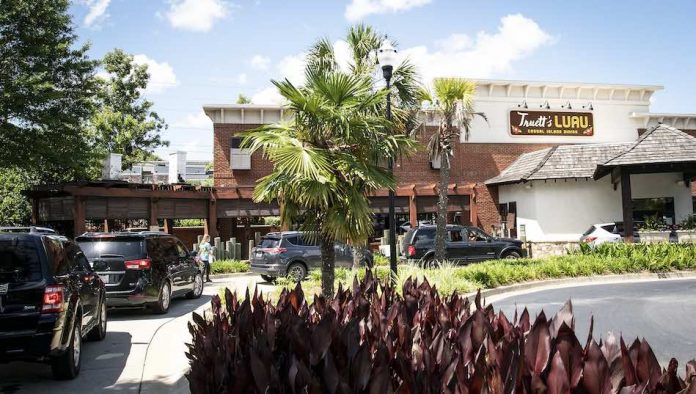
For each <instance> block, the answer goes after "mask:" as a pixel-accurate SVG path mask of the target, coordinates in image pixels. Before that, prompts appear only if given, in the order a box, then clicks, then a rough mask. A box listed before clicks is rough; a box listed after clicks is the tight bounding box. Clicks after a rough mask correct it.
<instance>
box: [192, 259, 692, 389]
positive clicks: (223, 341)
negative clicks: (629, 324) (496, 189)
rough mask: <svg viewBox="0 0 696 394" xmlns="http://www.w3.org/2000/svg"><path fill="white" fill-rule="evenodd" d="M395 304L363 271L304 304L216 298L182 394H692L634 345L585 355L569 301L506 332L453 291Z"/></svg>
mask: <svg viewBox="0 0 696 394" xmlns="http://www.w3.org/2000/svg"><path fill="white" fill-rule="evenodd" d="M401 293H402V294H403V295H400V294H398V293H397V292H396V291H395V289H394V288H393V287H391V286H390V285H388V283H386V282H385V283H383V284H380V283H379V281H378V280H377V279H375V278H374V276H373V275H372V273H371V272H370V271H368V272H367V273H366V275H365V277H364V279H363V280H358V279H357V277H356V278H355V279H354V281H353V288H352V290H343V288H342V286H339V288H338V291H337V293H336V295H335V296H334V298H332V299H325V298H323V297H322V296H314V298H313V302H312V303H311V304H309V303H308V302H307V301H306V300H305V296H304V293H303V291H302V288H301V287H300V284H297V286H296V287H295V289H294V290H292V291H288V290H287V289H284V290H283V291H282V293H281V295H280V299H279V300H278V302H277V303H276V304H275V305H273V304H271V303H270V302H268V301H266V300H264V298H263V296H262V295H259V294H257V293H256V292H254V295H253V297H250V296H249V291H248V290H247V293H246V297H245V298H244V299H240V298H238V297H237V295H236V293H235V294H232V293H231V292H230V291H229V290H228V289H227V290H226V291H225V295H224V298H225V305H224V307H223V306H222V302H221V299H220V297H217V296H215V297H214V298H213V300H212V315H211V316H208V318H204V317H201V316H200V315H197V314H195V313H194V314H193V323H189V325H188V328H189V331H190V332H191V335H192V343H191V344H190V345H188V352H187V353H186V356H187V357H188V359H189V360H190V364H191V370H190V372H189V373H188V374H187V375H186V377H187V379H188V381H189V387H190V389H191V392H192V393H207V392H230V393H321V392H327V393H363V392H370V393H390V392H399V393H439V392H448V393H451V392H454V393H480V392H488V393H511V392H518V393H530V392H549V393H568V392H582V393H590V394H594V393H597V394H600V393H602V394H603V393H610V392H612V393H617V392H619V391H621V392H626V393H642V392H647V393H677V392H684V393H693V392H695V391H696V361H690V362H689V363H687V367H686V369H687V373H686V378H687V379H686V382H685V381H682V380H681V379H680V378H679V377H678V375H677V369H678V365H677V361H676V360H674V359H672V361H670V363H669V367H668V369H667V371H664V372H663V370H662V369H661V367H660V365H659V363H658V362H657V359H656V357H655V355H654V354H653V351H652V349H651V348H650V346H649V345H648V343H647V342H646V341H645V340H642V341H639V340H637V339H636V340H635V341H634V342H632V343H631V344H630V346H627V345H626V343H625V342H624V340H623V338H618V339H617V338H616V337H615V336H613V335H611V334H610V335H609V336H608V337H607V338H606V339H605V341H601V340H600V342H599V343H597V341H596V340H595V339H594V338H593V336H592V328H590V335H589V337H588V339H587V342H586V344H585V345H584V346H582V345H581V343H580V341H579V340H578V338H577V336H576V334H575V332H574V318H573V314H572V305H571V304H570V302H568V303H567V304H566V305H565V306H564V308H562V309H561V311H559V312H558V314H556V315H555V316H554V317H553V318H551V319H547V318H546V315H545V314H544V313H543V312H541V313H540V314H539V315H538V316H537V318H536V319H535V320H534V321H533V322H532V321H531V318H530V316H529V313H528V312H527V310H526V309H525V310H524V311H523V312H522V313H521V314H520V315H519V316H517V314H515V317H514V318H513V319H512V321H510V320H509V319H508V318H507V317H506V316H505V315H504V314H503V313H502V312H498V313H495V312H494V310H493V308H492V306H490V305H488V306H485V305H483V304H482V303H481V298H480V294H479V295H478V296H477V297H476V299H475V302H474V307H473V308H471V305H470V304H469V300H468V299H466V298H464V297H461V296H459V295H458V294H457V293H456V292H455V293H453V294H451V295H449V296H444V297H441V296H440V294H439V292H438V291H437V290H436V289H435V287H434V286H431V285H430V284H429V282H428V281H427V280H424V281H422V282H419V281H418V280H417V279H416V280H411V279H410V278H409V279H407V280H406V281H405V282H404V284H403V287H402V289H401Z"/></svg>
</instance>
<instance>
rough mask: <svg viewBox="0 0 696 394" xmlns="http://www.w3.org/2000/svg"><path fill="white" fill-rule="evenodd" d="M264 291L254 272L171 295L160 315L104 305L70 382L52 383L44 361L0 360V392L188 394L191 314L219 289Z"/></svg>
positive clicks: (203, 307) (262, 284)
mask: <svg viewBox="0 0 696 394" xmlns="http://www.w3.org/2000/svg"><path fill="white" fill-rule="evenodd" d="M257 284H258V285H259V287H260V289H262V290H264V291H267V290H268V289H270V288H271V287H272V286H271V285H270V284H268V283H266V282H264V281H263V280H262V279H261V278H260V277H257V276H239V277H234V278H225V279H222V280H216V281H215V282H214V283H208V284H207V285H206V287H205V290H204V292H203V296H201V298H199V299H197V300H188V299H175V300H172V304H171V306H170V309H169V313H167V314H166V315H153V314H151V313H150V312H149V311H148V310H142V309H110V310H109V311H108V312H107V313H108V325H107V335H106V338H105V339H104V340H103V341H100V342H86V341H85V342H83V347H82V352H83V353H82V357H83V359H82V368H81V371H80V375H79V376H78V377H77V378H75V379H74V380H69V381H56V380H54V379H53V376H52V375H51V368H50V366H48V365H45V364H38V363H25V362H13V363H8V364H0V393H2V394H5V393H44V392H46V393H48V392H50V393H94V392H104V391H123V392H131V393H160V392H161V393H188V392H189V389H188V381H187V380H186V378H185V376H184V374H185V373H186V371H187V370H188V359H186V356H185V354H184V352H185V351H186V343H187V342H190V338H191V337H190V334H189V332H188V328H187V323H188V321H189V320H190V316H191V312H192V311H198V312H202V311H203V310H204V309H206V308H208V307H209V305H210V299H211V297H212V296H213V295H214V294H217V293H218V291H219V289H220V288H224V287H225V286H226V287H229V288H230V289H233V290H237V291H238V292H243V291H244V290H245V289H246V287H247V286H249V287H250V288H251V291H253V288H254V286H256V285H257Z"/></svg>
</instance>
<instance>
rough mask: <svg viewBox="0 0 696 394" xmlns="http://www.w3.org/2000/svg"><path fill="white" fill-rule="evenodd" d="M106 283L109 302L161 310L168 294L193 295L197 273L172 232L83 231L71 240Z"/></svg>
mask: <svg viewBox="0 0 696 394" xmlns="http://www.w3.org/2000/svg"><path fill="white" fill-rule="evenodd" d="M75 241H76V242H77V243H78V244H79V245H80V247H81V248H82V250H84V252H85V255H86V256H87V259H89V262H90V264H92V267H93V268H94V270H95V271H96V272H97V273H98V274H99V276H100V277H101V278H102V280H103V281H104V283H105V284H106V301H107V305H108V306H110V307H149V308H150V309H151V310H152V311H154V312H155V313H167V311H168V310H169V305H170V302H171V300H172V298H174V297H181V296H185V297H188V298H199V297H200V296H201V294H202V293H203V272H202V269H201V267H200V265H199V264H198V262H197V261H196V259H195V253H192V252H189V251H188V249H186V247H185V246H184V244H183V243H182V242H181V241H180V240H179V239H177V238H176V237H174V236H171V235H168V234H165V233H160V232H149V231H143V232H140V233H127V232H124V233H85V234H83V235H81V236H79V237H77V238H76V239H75Z"/></svg>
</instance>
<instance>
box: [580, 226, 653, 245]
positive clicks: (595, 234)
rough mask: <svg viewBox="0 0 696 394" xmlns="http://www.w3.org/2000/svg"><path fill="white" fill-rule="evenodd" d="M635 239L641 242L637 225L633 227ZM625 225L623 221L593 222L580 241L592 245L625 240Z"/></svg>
mask: <svg viewBox="0 0 696 394" xmlns="http://www.w3.org/2000/svg"><path fill="white" fill-rule="evenodd" d="M633 239H634V241H635V242H640V234H639V233H638V229H637V226H634V228H633ZM623 240H624V226H623V222H614V223H600V224H593V225H592V226H590V228H588V229H587V231H585V232H584V233H583V234H582V236H580V242H583V243H586V244H588V245H591V246H597V245H601V244H604V243H613V242H623Z"/></svg>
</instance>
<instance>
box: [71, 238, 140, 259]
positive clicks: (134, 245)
mask: <svg viewBox="0 0 696 394" xmlns="http://www.w3.org/2000/svg"><path fill="white" fill-rule="evenodd" d="M76 241H77V244H78V245H80V248H82V251H83V252H84V253H85V256H87V258H88V259H96V258H99V257H100V256H106V255H116V256H123V258H124V259H125V260H135V259H139V258H142V253H143V252H142V250H143V249H142V244H141V242H142V238H140V237H123V236H121V237H99V238H88V237H78V238H77V240H76ZM148 251H149V249H148Z"/></svg>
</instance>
